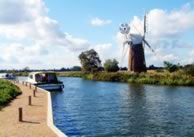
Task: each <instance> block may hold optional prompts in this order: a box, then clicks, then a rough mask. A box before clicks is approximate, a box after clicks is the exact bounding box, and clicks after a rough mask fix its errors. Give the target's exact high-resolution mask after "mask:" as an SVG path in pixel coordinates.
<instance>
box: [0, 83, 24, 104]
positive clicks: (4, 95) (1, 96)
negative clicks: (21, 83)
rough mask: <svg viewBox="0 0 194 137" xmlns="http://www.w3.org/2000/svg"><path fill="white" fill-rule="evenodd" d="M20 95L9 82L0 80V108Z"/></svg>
mask: <svg viewBox="0 0 194 137" xmlns="http://www.w3.org/2000/svg"><path fill="white" fill-rule="evenodd" d="M19 94H21V91H20V89H19V88H18V87H17V86H15V85H14V84H12V83H11V82H8V81H5V80H0V106H3V105H5V104H7V103H8V102H10V101H11V100H12V99H14V98H15V97H16V96H18V95H19Z"/></svg>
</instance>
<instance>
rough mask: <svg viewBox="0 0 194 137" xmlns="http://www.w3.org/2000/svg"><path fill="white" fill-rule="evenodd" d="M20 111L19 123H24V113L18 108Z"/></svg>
mask: <svg viewBox="0 0 194 137" xmlns="http://www.w3.org/2000/svg"><path fill="white" fill-rule="evenodd" d="M18 111H19V122H22V121H23V112H22V108H21V107H20V108H18Z"/></svg>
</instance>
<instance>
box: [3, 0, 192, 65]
mask: <svg viewBox="0 0 194 137" xmlns="http://www.w3.org/2000/svg"><path fill="white" fill-rule="evenodd" d="M144 11H147V16H148V22H147V24H148V33H147V36H146V37H147V41H149V43H150V44H151V45H152V48H153V49H155V51H156V55H155V54H153V53H152V52H151V51H150V50H149V49H148V48H145V54H146V63H147V66H149V65H151V64H154V65H155V66H159V65H160V66H161V65H162V64H163V61H164V60H167V61H171V62H174V63H178V62H179V63H181V64H187V63H193V62H194V38H193V37H194V1H193V0H190V1H189V0H176V1H167V0H166V1H157V2H156V1H155V0H130V1H129V0H106V1H99V0H84V1H83V0H82V1H81V0H58V1H54V0H0V69H13V68H15V69H22V68H24V67H26V66H29V67H30V68H34V69H36V68H37V69H42V68H45V69H47V68H49V69H53V68H61V67H72V66H74V65H80V63H79V60H78V55H79V54H80V53H81V52H82V51H84V50H88V49H91V48H94V49H95V50H96V51H97V52H98V53H99V55H100V58H101V60H102V61H103V62H104V60H105V59H109V58H116V59H117V60H118V61H119V63H120V64H119V65H120V66H126V65H127V57H125V58H124V59H122V54H123V52H122V48H123V47H122V44H121V43H120V40H121V39H122V35H121V34H119V33H118V28H119V25H120V24H121V23H123V22H127V23H129V24H131V25H132V26H135V28H136V29H137V30H138V31H140V32H141V30H142V19H143V14H144Z"/></svg>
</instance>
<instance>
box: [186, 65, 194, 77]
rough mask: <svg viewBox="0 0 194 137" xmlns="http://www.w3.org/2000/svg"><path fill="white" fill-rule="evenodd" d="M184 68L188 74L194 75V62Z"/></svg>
mask: <svg viewBox="0 0 194 137" xmlns="http://www.w3.org/2000/svg"><path fill="white" fill-rule="evenodd" d="M183 70H184V72H185V73H186V74H188V75H191V76H194V64H190V65H186V66H184V68H183Z"/></svg>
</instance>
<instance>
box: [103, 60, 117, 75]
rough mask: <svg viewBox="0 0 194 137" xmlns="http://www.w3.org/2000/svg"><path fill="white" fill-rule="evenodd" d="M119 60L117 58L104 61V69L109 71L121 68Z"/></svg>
mask: <svg viewBox="0 0 194 137" xmlns="http://www.w3.org/2000/svg"><path fill="white" fill-rule="evenodd" d="M118 64H119V63H118V61H117V60H116V59H113V60H111V59H108V60H106V61H105V63H104V70H105V71H107V72H116V71H118V70H119V66H118Z"/></svg>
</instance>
